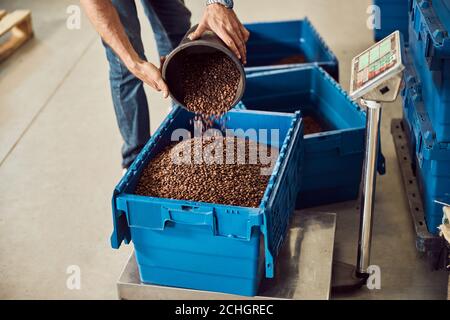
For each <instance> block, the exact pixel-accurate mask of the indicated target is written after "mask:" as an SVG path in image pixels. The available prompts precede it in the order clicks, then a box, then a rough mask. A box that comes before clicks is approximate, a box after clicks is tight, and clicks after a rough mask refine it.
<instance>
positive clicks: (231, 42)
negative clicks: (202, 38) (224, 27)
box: [217, 31, 242, 60]
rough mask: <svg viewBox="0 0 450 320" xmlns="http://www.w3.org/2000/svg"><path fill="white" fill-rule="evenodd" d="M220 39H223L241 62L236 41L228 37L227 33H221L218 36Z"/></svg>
mask: <svg viewBox="0 0 450 320" xmlns="http://www.w3.org/2000/svg"><path fill="white" fill-rule="evenodd" d="M217 35H218V36H219V38H220V39H222V41H223V42H225V44H226V45H227V47H228V48H230V50H231V51H233V53H234V54H235V55H236V57H238V59H239V60H240V59H241V58H242V56H241V54H240V52H239V49H238V48H237V46H236V44H235V43H234V40H233V38H232V37H230V36H229V35H228V33H226V32H225V31H220V33H218V34H217Z"/></svg>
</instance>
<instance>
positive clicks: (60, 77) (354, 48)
mask: <svg viewBox="0 0 450 320" xmlns="http://www.w3.org/2000/svg"><path fill="white" fill-rule="evenodd" d="M186 2H187V5H188V6H189V8H191V10H192V12H193V20H192V21H193V22H196V21H198V19H199V17H200V15H201V13H202V9H203V5H204V0H195V1H194V0H187V1H186ZM370 2H371V1H370V0H316V1H307V0H285V1H283V4H282V5H274V2H273V1H270V0H258V1H236V7H237V8H236V11H237V13H238V15H239V16H240V17H241V19H242V20H243V21H246V22H251V21H267V20H281V19H296V18H301V17H304V16H308V17H309V18H310V19H311V20H312V22H313V24H314V25H315V26H316V28H317V29H318V30H319V32H320V33H321V34H322V36H323V37H324V39H325V40H326V42H327V43H328V44H329V45H330V47H331V48H332V50H333V51H334V52H335V53H336V55H337V56H338V58H339V61H340V70H341V81H342V84H343V87H344V88H345V89H348V83H349V77H350V62H351V58H352V57H353V56H354V55H355V54H357V53H358V52H360V51H362V50H363V49H365V48H366V47H368V46H369V45H370V44H371V43H372V32H371V31H370V30H369V29H367V27H366V19H367V17H368V16H367V14H366V9H367V7H368V5H369V4H370ZM77 3H78V2H77V1H69V0H41V1H31V0H16V1H5V0H3V1H0V8H6V9H8V10H12V9H15V8H29V9H31V10H32V12H33V19H34V28H35V33H36V37H35V39H33V40H32V41H30V42H29V43H27V44H26V45H25V46H24V47H23V48H22V49H21V50H20V51H19V52H17V53H16V54H14V56H12V57H11V58H10V59H8V60H7V61H6V62H4V63H2V64H1V65H0V298H2V299H13V298H17V299H26V298H30V299H56V298H61V299H80V298H86V299H94V298H96V299H115V298H116V290H115V282H116V280H117V278H118V276H119V273H120V271H121V268H122V266H123V264H124V263H125V261H126V258H127V257H128V255H129V253H130V250H131V247H130V246H128V247H127V246H124V247H122V248H121V249H120V250H112V249H111V248H110V246H109V236H110V233H111V230H112V226H111V208H110V198H111V193H112V190H113V187H114V186H115V184H116V183H117V182H118V180H119V178H120V175H121V170H120V153H119V150H120V145H121V138H120V135H119V132H118V130H117V127H116V123H115V118H114V114H113V109H112V104H111V98H110V92H109V87H108V67H107V64H106V60H105V57H104V52H103V48H102V46H101V44H100V41H99V39H98V37H97V35H96V34H95V33H94V31H93V30H92V28H91V26H90V25H89V23H88V21H87V19H86V18H85V17H84V16H83V17H82V23H81V29H80V30H69V29H67V28H66V18H67V14H66V8H67V6H68V5H70V4H77ZM141 13H142V11H141ZM141 20H142V21H141V23H142V25H143V39H144V42H145V46H146V50H147V56H148V58H149V59H150V60H152V61H154V62H155V61H157V55H156V50H155V46H154V40H153V35H152V33H151V30H150V27H149V24H148V23H147V21H146V19H145V18H143V19H141ZM148 97H149V101H150V103H151V115H152V120H151V125H152V130H154V129H155V128H156V127H157V126H158V124H159V123H160V122H161V120H162V119H163V118H164V116H165V115H166V112H167V109H168V101H164V100H162V98H160V97H159V94H156V93H154V92H152V91H150V90H148ZM383 116H384V118H383V121H384V122H383V128H382V139H383V152H384V155H385V156H386V159H387V170H388V174H387V175H386V176H383V177H380V178H379V180H378V192H377V203H376V216H375V222H374V241H373V255H372V262H373V264H376V265H379V266H380V267H381V272H382V282H381V286H382V290H376V291H369V290H361V291H359V292H357V293H355V294H353V295H350V296H343V297H336V298H356V299H403V298H408V299H445V298H446V290H447V281H446V274H445V273H443V272H432V271H431V270H430V267H429V265H428V264H427V262H426V261H425V260H424V259H423V258H421V257H420V256H419V255H418V254H417V253H416V250H415V246H414V236H413V232H412V227H411V220H410V217H409V213H408V212H407V207H406V199H405V196H404V194H403V188H402V184H401V179H400V176H399V169H398V166H397V160H396V157H395V152H394V149H393V143H392V139H391V136H390V133H389V125H390V119H391V118H393V117H400V116H401V107H400V104H399V103H396V104H394V105H392V106H390V107H389V108H386V109H385V111H384V114H383ZM318 210H323V211H334V212H337V213H338V229H337V237H336V250H337V251H336V256H337V258H338V259H339V260H341V261H346V262H353V261H355V256H356V238H357V225H358V211H357V209H356V203H355V202H348V203H342V204H338V205H333V206H328V207H323V208H318ZM70 265H77V266H79V267H80V269H81V281H82V282H81V290H69V289H67V286H66V280H67V277H68V275H67V274H66V270H67V268H68V266H70Z"/></svg>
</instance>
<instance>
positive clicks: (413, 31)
mask: <svg viewBox="0 0 450 320" xmlns="http://www.w3.org/2000/svg"><path fill="white" fill-rule="evenodd" d="M445 3H447V10H445ZM438 9H439V10H438ZM438 14H439V15H438ZM448 24H450V11H448V0H447V1H442V0H435V1H433V2H431V1H423V0H418V1H417V0H414V1H413V12H412V17H411V24H410V30H409V33H410V48H411V49H410V50H411V55H412V58H413V62H414V66H415V69H416V71H417V73H418V76H419V79H420V84H421V92H422V96H423V101H424V102H425V107H426V110H427V112H428V115H429V118H430V120H431V123H432V125H433V128H434V131H435V132H436V136H437V140H438V141H440V142H442V141H450V37H449V34H448V30H449V29H447V27H448Z"/></svg>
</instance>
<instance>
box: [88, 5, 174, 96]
mask: <svg viewBox="0 0 450 320" xmlns="http://www.w3.org/2000/svg"><path fill="white" fill-rule="evenodd" d="M80 2H81V5H82V7H83V8H84V11H85V12H86V15H87V16H88V18H89V20H90V21H91V23H92V24H93V26H94V28H95V29H96V30H97V32H98V33H99V34H100V36H101V37H102V39H103V41H105V42H106V43H107V44H108V45H109V46H110V47H111V49H113V50H114V52H115V53H116V54H117V55H118V56H119V58H120V59H121V60H122V62H123V63H124V64H125V66H126V67H127V68H128V70H130V72H131V73H133V74H134V75H135V76H136V77H138V78H139V79H140V80H142V81H143V82H145V83H146V84H148V85H149V86H150V87H152V88H154V89H156V90H157V91H162V93H163V95H164V98H167V97H168V95H169V89H168V88H167V85H166V83H165V82H164V80H163V79H162V77H161V72H160V71H159V69H158V68H157V67H156V66H155V65H153V64H152V63H150V62H147V61H144V60H142V59H141V58H140V57H139V55H138V54H137V52H136V51H135V50H134V48H133V46H132V45H131V43H130V40H129V39H128V36H127V35H126V33H125V30H124V27H123V25H122V23H121V22H120V18H119V15H118V14H117V11H116V9H115V8H114V6H113V5H112V3H111V1H110V0H80Z"/></svg>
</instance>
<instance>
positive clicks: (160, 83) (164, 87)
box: [156, 78, 169, 99]
mask: <svg viewBox="0 0 450 320" xmlns="http://www.w3.org/2000/svg"><path fill="white" fill-rule="evenodd" d="M156 85H157V86H158V89H159V91H162V93H163V97H164V99H165V98H167V97H168V96H169V87H167V84H166V83H165V82H164V80H163V79H162V78H159V79H158V80H156Z"/></svg>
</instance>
